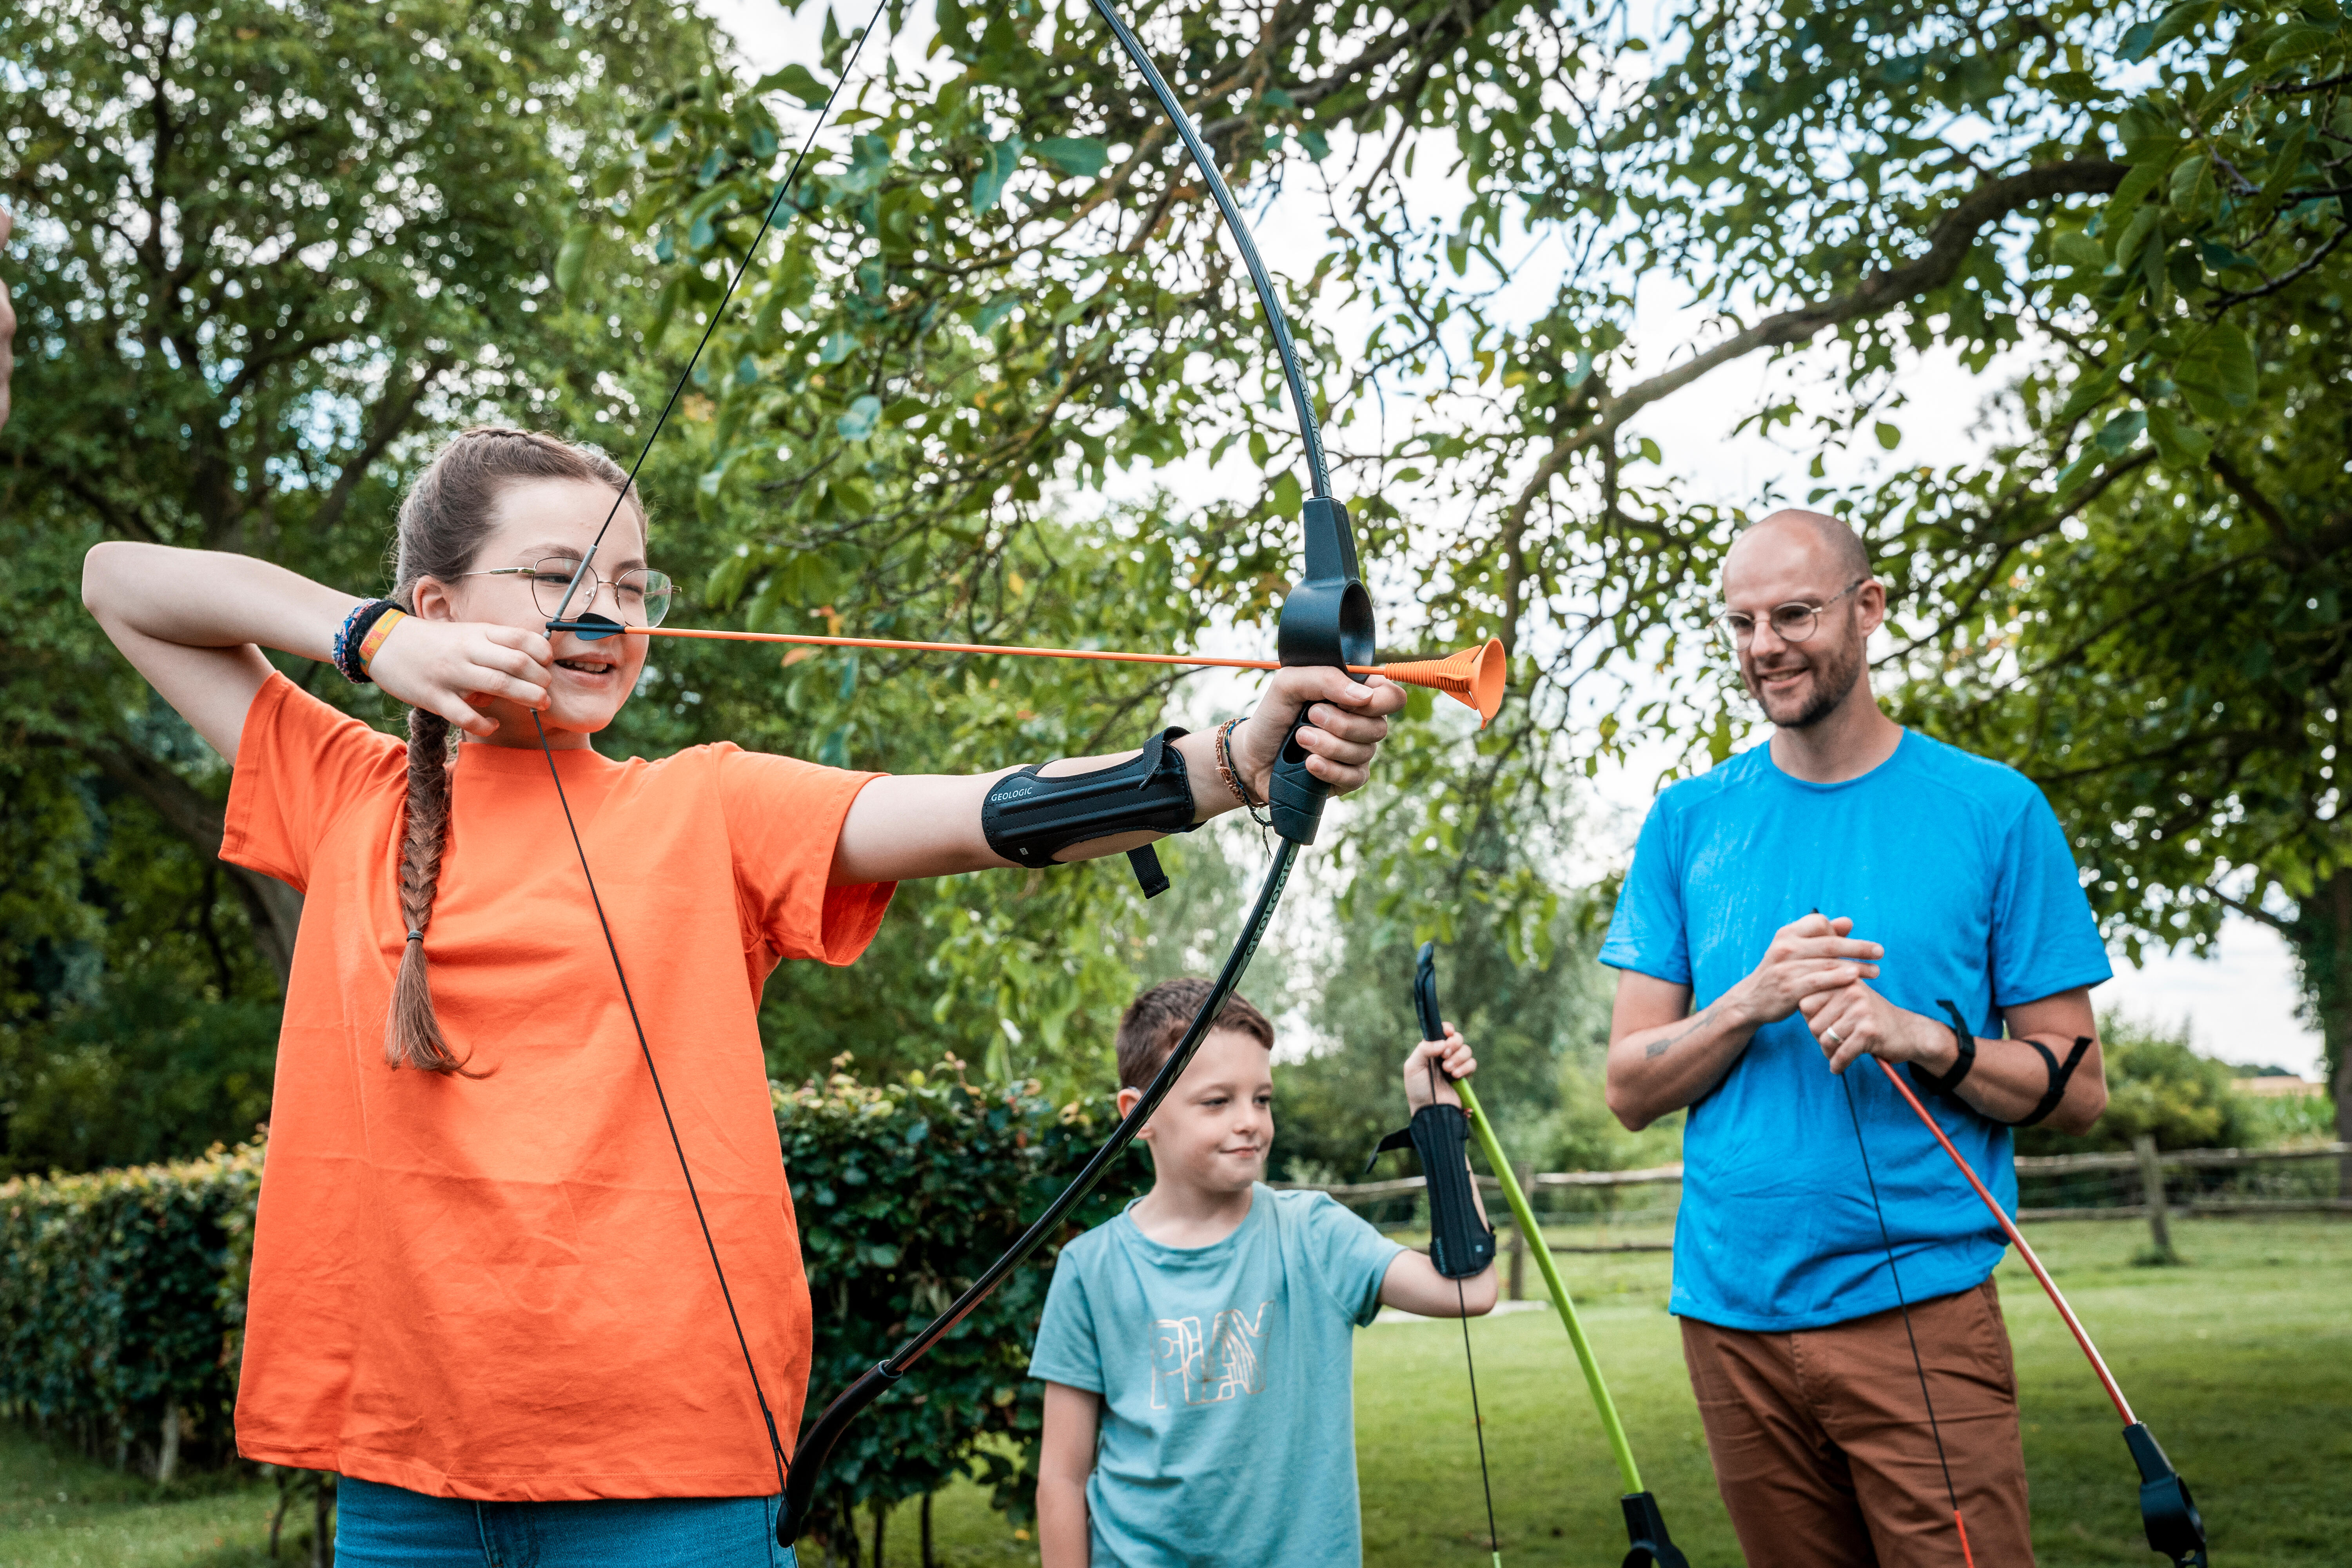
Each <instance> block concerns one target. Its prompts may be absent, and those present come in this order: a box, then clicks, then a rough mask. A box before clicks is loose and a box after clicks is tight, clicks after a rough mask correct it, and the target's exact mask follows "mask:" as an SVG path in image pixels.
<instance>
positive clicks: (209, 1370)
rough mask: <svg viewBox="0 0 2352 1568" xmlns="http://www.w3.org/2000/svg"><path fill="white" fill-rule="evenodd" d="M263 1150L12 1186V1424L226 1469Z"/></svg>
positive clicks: (6, 1380)
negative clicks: (17, 1422) (223, 1465)
mask: <svg viewBox="0 0 2352 1568" xmlns="http://www.w3.org/2000/svg"><path fill="white" fill-rule="evenodd" d="M260 1188H261V1145H260V1144H259V1143H258V1142H254V1143H247V1144H241V1145H239V1146H238V1147H236V1148H235V1149H226V1150H224V1149H215V1150H214V1151H213V1152H211V1153H209V1154H207V1155H205V1157H204V1158H203V1159H201V1160H192V1161H188V1162H185V1163H181V1164H175V1165H141V1166H137V1167H134V1168H132V1169H131V1170H125V1171H100V1172H96V1173H91V1174H89V1175H81V1176H61V1177H58V1178H56V1179H54V1180H49V1181H43V1180H40V1179H38V1178H35V1177H26V1178H20V1179H18V1180H16V1181H12V1182H9V1183H6V1184H0V1412H5V1414H7V1415H11V1416H14V1417H16V1419H18V1420H20V1421H23V1422H26V1424H27V1425H29V1426H33V1427H34V1428H35V1429H36V1430H38V1431H41V1432H44V1433H46V1434H48V1435H50V1436H58V1437H62V1438H65V1439H68V1440H69V1441H72V1442H74V1443H76V1444H78V1445H79V1447H81V1448H82V1449H83V1450H84V1451H86V1452H89V1453H92V1454H97V1455H101V1456H105V1457H108V1458H112V1460H113V1461H114V1462H115V1463H116V1464H118V1465H128V1464H131V1463H132V1462H133V1461H134V1460H135V1461H137V1462H139V1463H140V1464H141V1465H142V1468H148V1469H157V1468H170V1466H171V1465H172V1464H173V1463H174V1462H175V1461H177V1460H180V1459H182V1458H184V1459H185V1460H187V1461H191V1462H194V1463H199V1464H202V1463H217V1462H222V1461H225V1460H226V1459H227V1458H229V1456H230V1455H231V1453H232V1452H233V1451H234V1448H235V1441H234V1437H233V1436H232V1433H231V1430H230V1426H229V1417H230V1411H231V1406H232V1405H233V1403H234V1402H235V1399H236V1336H237V1331H238V1328H239V1325H240V1324H242V1323H243V1321H244V1318H245V1288H244V1281H245V1275H246V1269H247V1262H248V1260H249V1258H250V1257H251V1249H252V1234H253V1205H254V1199H255V1197H256V1195H257V1194H258V1193H259V1192H260Z"/></svg>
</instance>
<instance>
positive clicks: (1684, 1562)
mask: <svg viewBox="0 0 2352 1568" xmlns="http://www.w3.org/2000/svg"><path fill="white" fill-rule="evenodd" d="M1617 1505H1618V1506H1619V1507H1620V1508H1622V1509H1623V1510H1625V1535H1626V1539H1628V1540H1629V1541H1631V1542H1633V1550H1632V1551H1631V1552H1626V1553H1625V1562H1624V1563H1623V1568H1643V1564H1644V1563H1655V1564H1656V1565H1657V1568H1690V1559H1689V1558H1687V1557H1685V1556H1684V1555H1683V1549H1682V1548H1681V1547H1679V1546H1676V1545H1675V1543H1674V1542H1673V1540H1672V1539H1670V1538H1669V1537H1668V1536H1667V1534H1666V1519H1665V1515H1664V1514H1662V1513H1660V1512H1659V1511H1658V1500H1657V1499H1656V1498H1654V1497H1652V1496H1651V1495H1650V1494H1649V1493H1648V1492H1633V1493H1629V1494H1628V1495H1626V1496H1624V1497H1622V1498H1619V1499H1618V1500H1617Z"/></svg>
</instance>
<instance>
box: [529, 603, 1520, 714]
mask: <svg viewBox="0 0 2352 1568" xmlns="http://www.w3.org/2000/svg"><path fill="white" fill-rule="evenodd" d="M610 628H611V623H609V622H607V621H604V618H603V617H601V616H600V617H598V618H597V620H595V621H593V622H581V621H559V622H556V623H554V624H553V625H551V626H550V627H549V628H548V629H549V630H550V631H570V632H581V633H586V634H590V635H592V636H593V637H610V636H612V635H613V632H612V629H610ZM618 629H619V630H622V631H625V632H627V633H629V634H631V635H632V636H635V637H710V638H714V639H718V640H720V641H726V642H780V643H793V644H795V645H798V646H800V647H883V648H903V649H906V650H907V651H908V652H912V653H980V654H1015V655H1018V656H1020V657H1022V658H1094V659H1106V660H1109V661H1111V662H1113V663H1118V664H1175V665H1186V666H1199V667H1214V668H1220V669H1280V668H1282V666H1281V665H1280V664H1278V663H1276V661H1275V660H1273V659H1270V658H1202V657H1198V656H1195V655H1191V654H1170V653H1114V652H1106V651H1103V650H1100V649H1086V648H1067V647H1004V646H1002V645H999V644H992V643H966V642H908V641H903V640H901V639H898V638H895V637H816V636H814V635H803V634H801V633H796V632H733V631H704V630H700V629H697V628H693V627H688V626H622V627H619V628H618ZM1508 663H1509V659H1508V658H1507V656H1506V655H1505V654H1504V652H1503V644H1502V641H1501V639H1499V638H1495V637H1489V638H1488V639H1487V640H1486V645H1485V646H1484V647H1465V648H1464V649H1462V650H1461V651H1460V652H1458V653H1451V654H1448V655H1446V656H1445V657H1444V658H1416V659H1406V660H1404V661H1402V663H1398V664H1369V665H1355V664H1351V665H1349V666H1348V673H1349V674H1350V675H1381V676H1386V677H1387V678H1388V679H1391V680H1393V681H1395V682H1397V683H1398V684H1399V685H1401V686H1420V687H1426V688H1428V689H1430V690H1433V691H1443V692H1444V693H1445V694H1446V695H1447V696H1448V697H1451V698H1453V699H1454V700H1455V701H1457V702H1459V703H1461V704H1462V705H1463V706H1464V707H1465V708H1475V709H1476V710H1478V725H1479V728H1481V729H1484V728H1485V727H1486V721H1488V720H1490V719H1492V718H1493V717H1494V716H1495V715H1496V713H1497V712H1499V711H1501V710H1502V706H1503V679H1504V676H1505V674H1506V673H1507V671H1506V666H1507V664H1508Z"/></svg>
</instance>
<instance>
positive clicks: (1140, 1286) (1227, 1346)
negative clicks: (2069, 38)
mask: <svg viewBox="0 0 2352 1568" xmlns="http://www.w3.org/2000/svg"><path fill="white" fill-rule="evenodd" d="M1209 991H1210V985H1209V983H1208V982H1207V981H1205V980H1171V981H1168V982H1166V983H1164V984H1159V985H1155V986H1153V987H1152V988H1151V989H1150V990H1149V991H1146V992H1145V993H1143V994H1142V995H1140V996H1138V997H1137V998H1136V999H1135V1001H1134V1002H1133V1003H1132V1004H1131V1005H1129V1007H1128V1010H1127V1013H1126V1016H1124V1017H1122V1018H1121V1019H1120V1020H1119V1027H1118V1081H1119V1092H1118V1105H1119V1110H1120V1111H1121V1112H1122V1113H1124V1112H1125V1111H1126V1110H1128V1109H1129V1108H1130V1107H1131V1106H1133V1105H1134V1104H1135V1102H1136V1101H1137V1100H1139V1099H1140V1098H1141V1097H1142V1092H1143V1089H1144V1086H1145V1085H1147V1084H1149V1083H1150V1081H1151V1078H1152V1075H1153V1074H1154V1073H1156V1072H1158V1071H1159V1070H1160V1065H1161V1064H1162V1063H1164V1062H1165V1061H1166V1060H1167V1059H1168V1055H1169V1053H1170V1052H1171V1051H1172V1050H1173V1049H1175V1047H1176V1042H1177V1041H1178V1040H1179V1039H1180V1038H1181V1037H1182V1036H1183V1033H1184V1028H1185V1026H1186V1025H1187V1024H1188V1023H1189V1022H1190V1021H1191V1019H1192V1015H1193V1013H1194V1011H1195V1010H1197V1009H1198V1008H1199V1007H1200V1005H1202V1002H1204V1001H1205V1000H1206V999H1207V997H1208V994H1209ZM1273 1055H1274V1026H1272V1025H1271V1024H1269V1023H1267V1022H1266V1020H1265V1015H1264V1014H1262V1013H1260V1012H1259V1011H1258V1010H1257V1009H1256V1008H1255V1007H1253V1006H1251V1005H1249V1004H1248V1003H1247V1002H1244V1001H1243V1000H1242V999H1241V998H1240V997H1239V996H1235V997H1234V998H1233V999H1232V1000H1231V1001H1229V1002H1227V1003H1226V1004H1225V1006H1224V1010H1223V1012H1221V1013H1220V1014H1218V1016H1217V1021H1216V1026H1215V1027H1213V1028H1212V1029H1211V1030H1210V1031H1209V1036H1208V1038H1207V1039H1205V1040H1203V1041H1202V1043H1201V1049H1200V1052H1199V1054H1198V1055H1197V1056H1195V1057H1194V1058H1192V1065H1191V1066H1190V1067H1188V1068H1185V1070H1184V1076H1183V1077H1182V1078H1181V1079H1178V1080H1177V1083H1176V1088H1175V1091H1174V1092H1173V1093H1171V1095H1169V1097H1168V1099H1167V1100H1165V1101H1164V1102H1162V1104H1161V1105H1160V1109H1159V1110H1158V1111H1157V1112H1155V1113H1154V1114H1153V1116H1152V1118H1151V1121H1150V1123H1149V1124H1147V1125H1146V1126H1145V1127H1144V1129H1143V1132H1142V1139H1143V1145H1144V1147H1145V1148H1146V1149H1148V1150H1150V1153H1151V1166H1152V1172H1153V1175H1154V1180H1153V1182H1152V1186H1151V1191H1150V1192H1149V1193H1147V1194H1144V1195H1143V1196H1142V1197H1140V1198H1138V1199H1137V1200H1136V1201H1135V1202H1133V1203H1131V1204H1129V1205H1128V1206H1127V1210H1126V1212H1125V1213H1123V1214H1121V1215H1119V1216H1118V1218H1116V1219H1114V1220H1112V1221H1111V1222H1110V1223H1109V1224H1108V1225H1103V1226H1097V1227H1096V1228H1095V1229H1093V1230H1091V1231H1089V1232H1087V1234H1086V1235H1085V1236H1082V1237H1079V1238H1078V1239H1077V1240H1076V1241H1074V1242H1072V1243H1071V1244H1070V1245H1069V1246H1067V1247H1064V1248H1063V1249H1062V1256H1061V1259H1060V1261H1059V1262H1058V1263H1057V1264H1056V1265H1055V1268H1054V1282H1053V1285H1052V1287H1051V1289H1050V1290H1049V1291H1048V1293H1047V1295H1046V1298H1045V1321H1043V1322H1042V1323H1041V1324H1040V1325H1039V1326H1038V1330H1037V1349H1036V1353H1035V1354H1034V1356H1033V1357H1031V1359H1030V1363H1029V1375H1030V1376H1032V1377H1036V1378H1043V1379H1044V1380H1045V1451H1044V1454H1043V1456H1042V1458H1041V1460H1040V1464H1039V1469H1038V1477H1037V1526H1038V1544H1039V1548H1040V1552H1041V1554H1042V1557H1043V1568H1089V1565H1091V1568H1107V1565H1108V1564H1113V1563H1116V1564H1120V1565H1122V1568H1146V1565H1150V1568H1159V1565H1161V1564H1181V1565H1183V1568H1210V1565H1212V1564H1225V1563H1233V1564H1246V1565H1248V1568H1259V1565H1261V1564H1269V1563H1279V1564H1282V1565H1283V1568H1318V1565H1321V1564H1327V1563H1328V1564H1332V1565H1334V1568H1338V1565H1342V1564H1345V1565H1349V1568H1352V1565H1354V1564H1356V1563H1360V1562H1362V1560H1363V1531H1362V1521H1361V1520H1360V1517H1359V1515H1358V1512H1357V1506H1356V1418H1355V1366H1354V1352H1355V1343H1354V1332H1355V1330H1356V1329H1357V1328H1359V1327H1360V1326H1361V1325H1363V1324H1366V1323H1369V1322H1370V1321H1372V1318H1373V1315H1374V1314H1375V1313H1377V1312H1378V1311H1379V1310H1380V1309H1381V1305H1382V1304H1383V1303H1385V1304H1387V1305H1389V1306H1393V1307H1400V1308H1402V1309H1403V1310H1406V1311H1408V1312H1418V1313H1420V1314H1422V1315H1423V1316H1424V1317H1433V1318H1438V1317H1444V1318H1451V1317H1458V1316H1460V1315H1461V1314H1462V1313H1463V1311H1464V1310H1465V1309H1466V1310H1467V1311H1468V1312H1469V1313H1470V1315H1471V1316H1473V1317H1476V1316H1480V1315H1483V1314H1484V1313H1486V1312H1487V1311H1488V1310H1491V1309H1492V1308H1493V1307H1494V1305H1495V1271H1494V1270H1493V1269H1492V1268H1488V1269H1487V1270H1486V1272H1485V1273H1483V1274H1480V1275H1477V1276H1475V1277H1474V1278H1472V1279H1465V1280H1461V1281H1455V1280H1453V1279H1446V1278H1444V1276H1443V1275H1441V1274H1439V1273H1438V1272H1437V1269H1436V1268H1435V1266H1434V1265H1433V1264H1432V1263H1431V1262H1430V1260H1429V1258H1428V1255H1427V1254H1425V1253H1421V1252H1413V1251H1409V1250H1407V1249H1406V1248H1404V1247H1399V1246H1398V1245H1397V1244H1396V1243H1394V1242H1392V1241H1389V1240H1387V1239H1385V1238H1384V1237H1381V1234H1380V1233H1379V1232H1378V1231H1376V1230H1374V1229H1373V1228H1372V1227H1371V1226H1370V1225H1368V1224H1366V1223H1365V1222H1364V1221H1363V1220H1361V1219H1359V1218H1357V1217H1356V1215H1353V1214H1350V1213H1349V1211H1348V1210H1346V1209H1345V1208H1342V1207H1341V1206H1340V1205H1339V1204H1337V1203H1335V1202H1333V1201H1332V1200H1331V1199H1330V1198H1329V1197H1328V1196H1327V1195H1326V1194H1321V1193H1303V1192H1287V1193H1277V1192H1276V1191H1274V1190H1273V1189H1272V1188H1270V1187H1267V1186H1266V1185H1265V1184H1264V1182H1263V1180H1262V1178H1263V1177H1264V1176H1265V1157H1266V1152H1267V1150H1268V1149H1269V1148H1270V1147H1271V1146H1272V1145H1273V1142H1274V1109H1273V1108H1274V1075H1273V1068H1272V1062H1273ZM1431 1058H1435V1060H1436V1062H1437V1065H1438V1066H1439V1067H1441V1068H1444V1071H1445V1072H1446V1073H1447V1074H1450V1075H1451V1076H1453V1077H1454V1078H1467V1077H1469V1076H1470V1074H1471V1073H1472V1072H1473V1071H1474V1070H1475V1068H1476V1066H1477V1063H1476V1062H1475V1060H1474V1059H1473V1058H1472V1057H1471V1055H1470V1047H1468V1046H1467V1045H1465V1044H1464V1043H1463V1039H1462V1037H1461V1036H1460V1035H1459V1034H1456V1033H1455V1032H1454V1030H1453V1028H1451V1027H1450V1026H1449V1027H1448V1028H1447V1030H1446V1037H1445V1039H1444V1041H1442V1042H1430V1041H1424V1042H1423V1043H1422V1044H1421V1045H1418V1046H1416V1047H1413V1051H1412V1055H1411V1056H1410V1057H1408V1058H1405V1064H1404V1081H1405V1099H1406V1100H1407V1101H1408V1102H1409V1103H1410V1104H1411V1106H1412V1109H1413V1110H1420V1109H1421V1108H1422V1107H1423V1106H1424V1105H1426V1104H1428V1103H1430V1100H1431V1097H1432V1095H1433V1093H1434V1095H1435V1096H1436V1097H1437V1098H1438V1099H1440V1100H1444V1101H1445V1102H1447V1103H1454V1102H1455V1100H1456V1097H1455V1095H1454V1090H1453V1089H1452V1088H1450V1087H1449V1086H1448V1085H1447V1084H1446V1082H1445V1080H1444V1079H1443V1078H1440V1079H1437V1080H1436V1082H1435V1084H1434V1085H1433V1084H1432V1081H1431V1079H1432V1075H1431V1073H1430V1071H1429V1068H1428V1063H1429V1061H1430V1059H1431Z"/></svg>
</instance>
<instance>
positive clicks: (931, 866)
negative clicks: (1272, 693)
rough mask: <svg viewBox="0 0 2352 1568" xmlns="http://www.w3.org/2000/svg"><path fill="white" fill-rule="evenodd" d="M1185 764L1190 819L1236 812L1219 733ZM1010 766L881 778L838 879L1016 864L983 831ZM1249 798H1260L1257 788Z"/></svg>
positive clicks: (1074, 853) (1117, 758)
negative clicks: (988, 807)
mask: <svg viewBox="0 0 2352 1568" xmlns="http://www.w3.org/2000/svg"><path fill="white" fill-rule="evenodd" d="M1175 746H1176V752H1177V755H1178V756H1179V757H1181V759H1182V760H1183V763H1184V773H1185V780H1186V783H1187V784H1188V785H1189V787H1190V789H1191V791H1192V820H1193V821H1194V822H1196V823H1199V822H1206V821H1208V820H1209V819H1210V818H1212V817H1215V816H1223V814H1224V813H1226V812H1228V811H1232V810H1234V809H1235V808H1236V807H1237V806H1238V805H1240V804H1241V803H1240V802H1239V801H1238V800H1236V799H1235V798H1234V793H1233V791H1231V790H1230V789H1227V788H1226V787H1225V784H1224V781H1223V778H1221V777H1220V776H1219V774H1218V773H1217V765H1216V735H1215V733H1214V731H1202V732H1200V733H1198V734H1192V735H1186V736H1183V737H1182V738H1181V739H1180V740H1178V741H1177V742H1175ZM1139 754H1140V753H1139V752H1134V751H1128V752H1111V753H1108V754H1106V755H1102V756H1091V757H1063V758H1060V759H1058V760H1056V761H1055V762H1051V763H1046V764H1045V766H1044V767H1042V768H1040V769H1039V770H1038V772H1039V773H1042V774H1043V775H1045V777H1047V778H1066V777H1071V776H1074V775H1076V774H1081V773H1096V772H1099V771H1100V770H1102V769H1105V768H1113V767H1117V766H1118V765H1119V764H1120V763H1125V762H1129V761H1131V760H1133V759H1134V758H1135V757H1136V756H1138V755H1139ZM1013 771H1014V770H1013V769H1011V768H1000V769H998V770H997V771H996V772H994V773H966V774H953V773H901V774H897V775H894V776H892V777H889V778H883V779H877V780H875V781H874V782H873V783H872V784H868V785H866V788H865V789H864V790H862V791H860V792H859V794H858V796H857V800H856V803H855V804H854V805H852V806H851V808H850V815H849V818H848V820H847V821H846V822H845V823H844V824H843V826H842V837H841V844H840V846H839V847H838V848H836V850H835V874H834V879H835V881H836V882H904V881H911V880H913V879H917V878H921V877H947V876H954V875H957V874H959V873H961V872H965V871H988V870H998V869H1003V868H1006V867H1010V866H1013V864H1014V862H1013V861H1011V860H1008V859H1006V858H1004V857H1003V856H1002V855H999V854H998V853H997V852H996V851H995V850H994V849H992V848H991V847H989V843H988V836H987V834H986V833H985V832H984V831H983V830H982V826H981V813H982V807H983V806H984V805H985V804H986V802H987V799H988V792H989V790H990V789H991V788H992V786H993V785H994V784H996V782H997V781H998V780H999V779H1002V778H1003V777H1004V776H1005V774H1007V773H1012V772H1013ZM1252 798H1254V799H1263V798H1264V796H1263V795H1261V794H1259V793H1258V790H1257V788H1256V787H1255V786H1253V787H1252ZM1165 837H1169V836H1168V835H1167V834H1166V833H1160V832H1146V831H1136V832H1132V833H1118V834H1112V835H1108V836H1107V837H1101V838H1090V839H1087V840H1085V841H1083V842H1080V843H1076V844H1073V845H1071V846H1069V847H1067V848H1066V849H1063V850H1061V851H1060V852H1058V853H1057V854H1056V855H1055V857H1054V858H1055V861H1056V862H1057V863H1059V864H1062V865H1068V864H1071V863H1073V862H1076V861H1080V860H1098V859H1100V858H1103V857H1104V856H1107V855H1123V854H1125V853H1126V852H1127V851H1128V850H1129V849H1133V848H1137V847H1140V846H1142V845H1145V844H1150V843H1153V842H1155V841H1157V840H1159V839H1161V838H1165Z"/></svg>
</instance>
